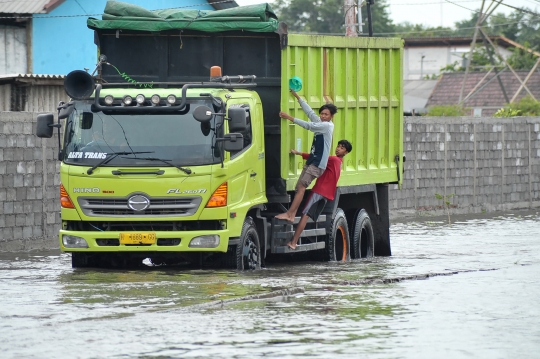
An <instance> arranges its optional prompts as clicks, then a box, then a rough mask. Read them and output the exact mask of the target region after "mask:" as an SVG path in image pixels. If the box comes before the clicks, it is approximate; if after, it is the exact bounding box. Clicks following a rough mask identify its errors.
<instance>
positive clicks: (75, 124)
mask: <svg viewBox="0 0 540 359" xmlns="http://www.w3.org/2000/svg"><path fill="white" fill-rule="evenodd" d="M88 27H89V28H90V29H92V30H94V32H95V36H94V38H95V42H96V45H97V49H98V56H99V63H98V65H97V67H96V69H95V71H94V72H85V71H79V70H77V71H73V72H72V73H70V74H69V75H68V76H67V77H66V81H65V89H66V93H67V94H68V96H69V100H67V101H66V103H61V104H60V105H59V111H58V121H57V123H55V120H54V116H53V115H52V114H44V115H40V116H39V118H38V126H37V135H38V136H39V137H52V134H53V131H54V128H57V131H58V132H59V134H60V131H62V133H63V136H59V138H60V137H62V140H61V144H60V148H61V150H60V153H59V160H60V161H61V166H60V177H61V182H62V183H61V188H60V193H61V195H60V197H61V206H62V209H61V215H62V228H61V230H60V233H59V240H60V246H61V250H62V251H64V252H70V253H72V265H73V267H89V266H98V267H99V266H111V265H113V266H139V265H142V261H143V259H146V258H150V260H151V261H152V263H154V264H179V263H192V264H196V265H201V264H203V265H206V264H209V265H220V266H224V267H229V268H236V269H258V268H260V267H261V266H262V265H264V263H265V261H266V260H268V259H270V258H272V257H279V256H292V255H295V254H296V253H298V252H305V254H306V255H308V256H311V255H313V258H323V259H325V260H347V259H350V258H352V259H356V258H365V257H372V256H374V255H380V256H388V255H390V254H391V248H390V235H389V225H390V224H389V212H388V211H389V208H388V207H389V206H388V185H389V184H390V183H396V184H399V185H400V184H401V179H402V171H403V170H402V169H403V165H402V164H403V117H402V113H403V111H402V52H403V45H402V41H401V40H400V39H393V38H348V37H335V36H318V35H299V34H289V33H288V32H287V26H286V24H284V23H280V22H279V21H278V20H277V17H276V15H275V14H274V13H273V11H272V10H271V8H270V7H269V6H268V5H267V4H260V5H253V6H245V7H237V8H232V9H226V10H220V11H199V10H179V9H170V10H156V11H147V10H145V9H142V8H140V7H138V6H134V5H130V4H125V3H120V2H112V1H111V2H109V3H108V4H107V6H106V8H105V14H104V15H103V19H101V20H99V19H93V18H90V19H88ZM293 76H298V77H300V78H302V79H303V89H302V90H301V91H300V92H299V94H300V95H301V96H302V97H303V98H304V99H306V101H307V102H308V104H309V105H310V106H311V107H312V108H319V107H320V106H321V105H323V104H324V103H326V102H332V103H334V104H335V105H336V106H337V107H338V109H339V112H338V114H337V115H336V116H335V117H334V123H335V129H334V137H333V147H335V145H336V144H337V141H339V140H340V139H347V140H349V141H350V142H351V143H352V144H353V151H352V152H351V153H349V154H348V155H347V156H346V157H345V159H344V163H343V168H342V174H341V178H340V181H339V183H338V189H337V192H336V196H335V199H334V200H333V201H331V202H328V203H327V205H326V206H325V208H324V209H323V211H322V213H321V215H320V216H319V218H318V219H317V221H316V222H310V223H308V226H306V229H305V230H304V232H303V234H302V238H301V240H300V242H299V246H298V247H297V249H296V250H294V251H293V250H291V249H289V247H287V246H286V242H287V241H289V240H290V238H292V235H293V233H294V228H295V226H296V223H297V222H298V219H299V217H297V220H296V221H295V223H294V224H291V223H289V222H286V221H282V220H277V219H275V218H274V217H275V215H276V214H278V213H281V212H283V211H284V210H286V208H287V207H288V206H289V205H290V203H291V201H292V198H293V197H294V187H295V184H296V181H297V179H298V176H299V174H300V172H301V169H302V166H303V162H302V160H301V159H300V158H295V156H293V155H292V154H290V153H289V151H290V149H291V148H294V149H296V150H299V151H303V152H309V149H310V146H311V141H312V138H313V134H312V133H310V132H308V131H305V130H304V129H301V128H299V127H298V126H294V125H292V124H290V123H289V122H288V121H283V120H281V119H280V118H279V116H278V113H279V111H280V109H282V110H284V111H286V112H289V113H291V114H292V115H293V116H295V117H298V118H304V114H303V112H302V110H301V109H300V107H299V105H298V104H297V102H296V101H294V97H292V95H291V94H290V93H289V88H288V81H289V79H290V78H292V77H293ZM59 141H60V140H59ZM307 197H308V196H305V198H307ZM300 208H302V206H301V207H300Z"/></svg>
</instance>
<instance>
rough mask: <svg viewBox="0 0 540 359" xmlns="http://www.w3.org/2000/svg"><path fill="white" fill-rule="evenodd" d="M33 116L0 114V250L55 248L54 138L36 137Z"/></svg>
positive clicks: (56, 176)
mask: <svg viewBox="0 0 540 359" xmlns="http://www.w3.org/2000/svg"><path fill="white" fill-rule="evenodd" d="M36 118H37V114H34V113H31V112H0V251H17V250H29V249H34V248H36V249H40V248H58V239H57V238H58V237H57V236H58V230H59V227H60V205H59V201H58V197H59V192H58V191H59V190H58V186H59V183H60V180H59V179H60V174H59V171H60V163H59V162H58V161H56V158H57V153H58V137H57V136H55V137H54V138H51V139H43V140H42V139H40V138H38V137H36V136H35V135H34V127H35V122H36Z"/></svg>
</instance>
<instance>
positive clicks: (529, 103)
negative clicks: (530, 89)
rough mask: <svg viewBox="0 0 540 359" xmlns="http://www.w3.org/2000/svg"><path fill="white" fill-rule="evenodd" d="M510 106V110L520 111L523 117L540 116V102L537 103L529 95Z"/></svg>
mask: <svg viewBox="0 0 540 359" xmlns="http://www.w3.org/2000/svg"><path fill="white" fill-rule="evenodd" d="M508 106H509V107H510V110H514V111H519V112H520V114H521V116H540V101H536V100H535V99H533V98H532V97H531V96H529V95H527V96H525V97H523V98H522V99H521V100H519V101H518V102H515V103H511V104H509V105H508Z"/></svg>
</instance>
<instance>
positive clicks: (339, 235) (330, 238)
mask: <svg viewBox="0 0 540 359" xmlns="http://www.w3.org/2000/svg"><path fill="white" fill-rule="evenodd" d="M326 233H327V234H326V248H325V252H326V260H328V261H330V262H334V261H346V260H348V259H350V254H349V248H350V240H349V227H348V226H347V218H345V213H344V212H343V210H342V209H340V208H338V210H337V211H336V214H335V216H334V219H333V220H332V223H331V224H330V227H329V228H328V230H327V231H326Z"/></svg>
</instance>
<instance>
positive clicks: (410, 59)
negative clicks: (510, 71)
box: [403, 46, 512, 80]
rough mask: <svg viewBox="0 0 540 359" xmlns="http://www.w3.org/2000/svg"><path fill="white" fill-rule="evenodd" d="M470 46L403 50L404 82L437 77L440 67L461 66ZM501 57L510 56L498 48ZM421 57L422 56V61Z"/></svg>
mask: <svg viewBox="0 0 540 359" xmlns="http://www.w3.org/2000/svg"><path fill="white" fill-rule="evenodd" d="M469 51H470V46H451V47H450V46H448V47H447V46H430V47H427V46H426V47H408V48H405V52H404V61H403V66H404V69H403V76H404V79H405V80H420V79H421V78H422V77H423V76H426V75H430V76H431V75H438V74H439V73H440V70H441V67H445V66H446V65H450V64H452V63H454V62H455V61H458V62H459V64H460V65H461V63H462V60H463V58H462V56H463V54H468V53H469ZM499 51H500V52H501V54H502V56H503V57H505V58H507V57H508V56H510V55H511V54H512V52H511V51H509V50H507V49H505V48H499ZM422 56H424V58H423V61H422Z"/></svg>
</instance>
